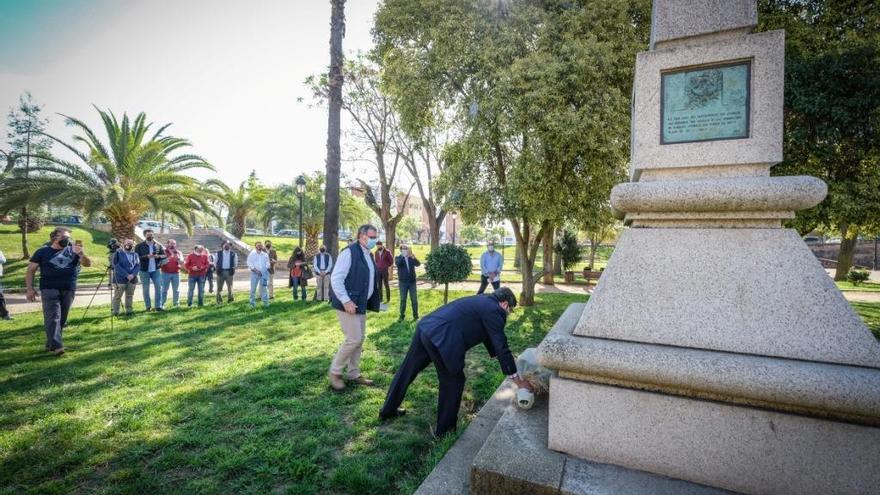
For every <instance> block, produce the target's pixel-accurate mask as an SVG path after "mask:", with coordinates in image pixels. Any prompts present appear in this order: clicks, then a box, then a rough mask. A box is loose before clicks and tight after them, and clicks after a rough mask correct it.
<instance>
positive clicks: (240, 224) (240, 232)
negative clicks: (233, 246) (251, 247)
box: [229, 215, 245, 239]
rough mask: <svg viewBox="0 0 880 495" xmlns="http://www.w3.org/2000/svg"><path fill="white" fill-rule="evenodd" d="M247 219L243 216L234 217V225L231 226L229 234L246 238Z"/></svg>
mask: <svg viewBox="0 0 880 495" xmlns="http://www.w3.org/2000/svg"><path fill="white" fill-rule="evenodd" d="M244 230H245V218H244V217H243V216H239V215H234V216H233V217H232V225H230V230H229V233H230V234H232V235H233V236H235V237H237V238H238V239H241V238H242V237H244Z"/></svg>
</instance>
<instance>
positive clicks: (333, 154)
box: [324, 0, 345, 259]
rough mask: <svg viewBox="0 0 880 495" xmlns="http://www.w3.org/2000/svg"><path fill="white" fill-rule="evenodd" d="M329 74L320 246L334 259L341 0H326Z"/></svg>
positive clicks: (336, 244)
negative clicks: (327, 5)
mask: <svg viewBox="0 0 880 495" xmlns="http://www.w3.org/2000/svg"><path fill="white" fill-rule="evenodd" d="M330 6H331V7H330V74H329V95H328V100H329V101H328V107H329V111H328V117H327V163H326V184H325V187H324V205H325V206H324V245H325V246H326V247H327V249H328V250H329V251H330V255H331V256H333V258H334V259H336V255H337V254H338V253H339V240H338V236H339V234H338V231H339V174H340V168H341V152H340V145H339V141H340V133H341V123H340V117H341V112H342V81H343V77H342V60H343V58H342V38H343V37H344V36H345V0H330Z"/></svg>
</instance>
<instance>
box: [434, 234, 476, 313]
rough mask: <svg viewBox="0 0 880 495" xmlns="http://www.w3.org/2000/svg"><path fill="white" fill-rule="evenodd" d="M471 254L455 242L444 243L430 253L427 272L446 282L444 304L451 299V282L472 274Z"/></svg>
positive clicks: (438, 280)
mask: <svg viewBox="0 0 880 495" xmlns="http://www.w3.org/2000/svg"><path fill="white" fill-rule="evenodd" d="M471 268H472V266H471V256H470V255H469V254H468V252H467V250H466V249H465V248H463V247H461V246H456V245H454V244H442V245H440V246H438V247H437V249H434V250H433V251H431V252H430V253H428V257H427V259H426V263H425V273H426V274H427V275H428V278H430V279H431V280H433V281H434V282H437V283H439V284H444V288H443V304H446V303H447V302H448V301H449V283H450V282H460V281H462V280H464V279H466V278H467V277H468V275H470V274H471Z"/></svg>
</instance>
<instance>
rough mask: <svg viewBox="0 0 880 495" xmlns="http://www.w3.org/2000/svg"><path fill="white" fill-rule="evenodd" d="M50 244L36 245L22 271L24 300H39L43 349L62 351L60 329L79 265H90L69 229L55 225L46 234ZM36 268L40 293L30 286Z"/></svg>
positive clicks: (74, 292)
mask: <svg viewBox="0 0 880 495" xmlns="http://www.w3.org/2000/svg"><path fill="white" fill-rule="evenodd" d="M49 240H50V242H51V243H50V244H49V245H46V246H43V247H41V248H40V249H37V250H36V252H34V255H33V256H31V259H30V263H28V267H27V272H26V273H25V286H26V287H27V300H28V301H30V302H34V301H36V300H37V297H40V298H41V299H42V300H43V323H44V325H45V327H46V350H47V351H50V352H52V353H54V354H55V355H56V356H60V355H62V354H64V343H63V341H62V335H61V334H62V331H63V330H64V327H65V326H67V315H68V314H69V312H70V306H71V305H72V304H73V298H74V296H75V295H76V278H77V275H79V266H80V265H82V266H92V260H90V259H89V257H88V256H86V253H85V251H83V248H82V242H81V241H75V242H71V239H70V229H68V228H66V227H56V228H55V230H53V231H52V233H51V234H49ZM37 270H40V293H39V295H38V294H37V291H36V290H34V275H35V274H36V273H37Z"/></svg>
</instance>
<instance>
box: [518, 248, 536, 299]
mask: <svg viewBox="0 0 880 495" xmlns="http://www.w3.org/2000/svg"><path fill="white" fill-rule="evenodd" d="M523 252H528V249H523ZM534 266H535V265H534V260H529V259H528V256H523V257H522V263H521V267H520V268H521V270H520V271H521V272H522V292H520V294H519V304H520V306H534V305H535V283H536V282H537V280H536V277H535V274H534V271H533V268H534Z"/></svg>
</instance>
